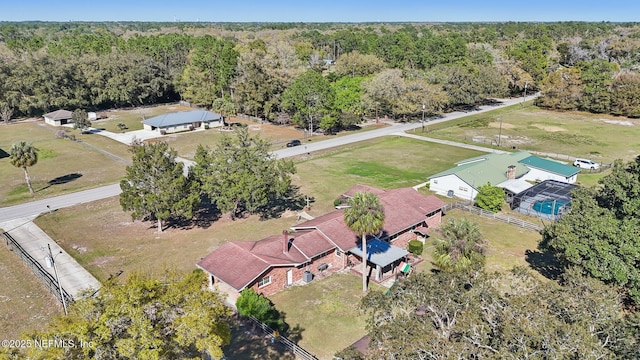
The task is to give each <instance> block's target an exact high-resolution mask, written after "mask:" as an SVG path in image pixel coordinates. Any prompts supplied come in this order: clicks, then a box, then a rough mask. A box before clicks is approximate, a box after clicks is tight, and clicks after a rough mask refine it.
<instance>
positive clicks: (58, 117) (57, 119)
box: [42, 109, 73, 126]
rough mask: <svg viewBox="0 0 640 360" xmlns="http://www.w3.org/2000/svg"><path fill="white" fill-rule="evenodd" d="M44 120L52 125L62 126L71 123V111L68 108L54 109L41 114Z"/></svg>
mask: <svg viewBox="0 0 640 360" xmlns="http://www.w3.org/2000/svg"><path fill="white" fill-rule="evenodd" d="M42 117H44V122H45V123H47V124H49V125H52V126H62V125H66V124H69V123H71V122H72V121H71V118H72V117H73V113H72V112H71V111H69V110H63V109H60V110H56V111H53V112H50V113H47V114H44V115H42Z"/></svg>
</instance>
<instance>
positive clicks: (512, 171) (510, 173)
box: [507, 165, 516, 180]
mask: <svg viewBox="0 0 640 360" xmlns="http://www.w3.org/2000/svg"><path fill="white" fill-rule="evenodd" d="M515 178H516V166H515V165H509V166H508V167H507V179H508V180H513V179H515Z"/></svg>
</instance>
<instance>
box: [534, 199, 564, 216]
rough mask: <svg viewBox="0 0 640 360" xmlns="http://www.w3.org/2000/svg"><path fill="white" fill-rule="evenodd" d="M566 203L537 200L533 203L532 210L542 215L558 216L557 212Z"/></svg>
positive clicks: (562, 201)
mask: <svg viewBox="0 0 640 360" xmlns="http://www.w3.org/2000/svg"><path fill="white" fill-rule="evenodd" d="M568 203H569V202H568V201H566V200H552V199H545V200H539V201H536V202H535V203H533V210H535V211H537V212H539V213H543V214H553V215H558V211H559V210H560V208H561V207H563V206H565V205H567V204H568Z"/></svg>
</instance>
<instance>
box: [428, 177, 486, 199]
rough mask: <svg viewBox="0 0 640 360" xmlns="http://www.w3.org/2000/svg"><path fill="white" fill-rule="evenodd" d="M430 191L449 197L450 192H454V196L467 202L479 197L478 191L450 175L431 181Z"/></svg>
mask: <svg viewBox="0 0 640 360" xmlns="http://www.w3.org/2000/svg"><path fill="white" fill-rule="evenodd" d="M429 190H431V191H435V192H436V194H438V195H442V196H449V191H450V190H451V191H453V196H455V197H459V198H461V199H465V200H473V199H475V198H476V195H478V190H477V189H476V188H474V187H473V186H472V185H469V184H468V183H467V182H465V181H464V180H462V179H460V178H459V177H458V176H457V175H456V174H449V175H445V176H441V177H437V178H432V179H429Z"/></svg>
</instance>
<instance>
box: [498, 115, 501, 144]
mask: <svg viewBox="0 0 640 360" xmlns="http://www.w3.org/2000/svg"><path fill="white" fill-rule="evenodd" d="M500 143H502V117H500V132H499V133H498V147H500Z"/></svg>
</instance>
